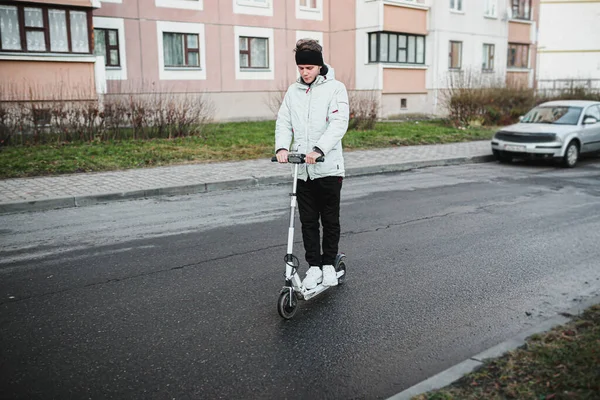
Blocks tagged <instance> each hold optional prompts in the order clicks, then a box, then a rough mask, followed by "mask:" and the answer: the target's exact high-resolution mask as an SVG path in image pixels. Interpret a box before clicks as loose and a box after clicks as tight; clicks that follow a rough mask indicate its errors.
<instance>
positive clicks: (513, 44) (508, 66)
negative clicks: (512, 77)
mask: <svg viewBox="0 0 600 400" xmlns="http://www.w3.org/2000/svg"><path fill="white" fill-rule="evenodd" d="M512 47H516V48H517V52H516V56H515V61H516V60H517V58H518V54H519V50H518V49H519V48H526V49H527V54H526V56H525V57H524V58H525V63H526V65H525V66H524V67H523V66H521V65H510V62H511V48H512ZM530 55H531V46H530V44H529V43H516V42H509V43H508V50H507V57H506V58H507V60H506V66H507V68H508V69H529V57H530Z"/></svg>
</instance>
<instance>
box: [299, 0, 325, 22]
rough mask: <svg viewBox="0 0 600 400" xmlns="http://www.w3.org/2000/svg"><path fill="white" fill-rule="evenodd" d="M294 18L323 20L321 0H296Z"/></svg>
mask: <svg viewBox="0 0 600 400" xmlns="http://www.w3.org/2000/svg"><path fill="white" fill-rule="evenodd" d="M296 18H298V19H311V20H315V21H322V20H323V0H296Z"/></svg>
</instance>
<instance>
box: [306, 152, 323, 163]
mask: <svg viewBox="0 0 600 400" xmlns="http://www.w3.org/2000/svg"><path fill="white" fill-rule="evenodd" d="M319 157H321V153H319V152H317V151H311V152H310V153H308V154H307V155H306V157H305V158H304V161H305V162H306V163H307V164H316V163H317V158H319Z"/></svg>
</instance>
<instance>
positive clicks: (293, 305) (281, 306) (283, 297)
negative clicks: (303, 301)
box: [277, 290, 298, 319]
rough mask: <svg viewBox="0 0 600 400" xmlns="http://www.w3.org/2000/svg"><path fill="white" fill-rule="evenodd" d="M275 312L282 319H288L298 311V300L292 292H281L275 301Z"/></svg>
mask: <svg viewBox="0 0 600 400" xmlns="http://www.w3.org/2000/svg"><path fill="white" fill-rule="evenodd" d="M277 311H279V315H281V317H282V318H285V319H290V318H292V317H293V316H294V315H295V314H296V311H298V298H297V297H296V293H295V292H294V291H293V290H283V291H282V292H281V294H280V295H279V300H278V301H277Z"/></svg>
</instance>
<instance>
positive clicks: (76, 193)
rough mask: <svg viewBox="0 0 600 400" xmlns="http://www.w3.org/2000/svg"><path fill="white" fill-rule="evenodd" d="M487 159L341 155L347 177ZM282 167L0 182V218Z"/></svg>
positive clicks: (457, 149)
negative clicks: (5, 214) (343, 156)
mask: <svg viewBox="0 0 600 400" xmlns="http://www.w3.org/2000/svg"><path fill="white" fill-rule="evenodd" d="M491 160H492V154H491V148H490V143H489V141H487V140H485V141H475V142H465V143H452V144H442V145H425V146H406V147H394V148H386V149H379V150H366V151H353V152H345V162H346V174H347V176H360V175H369V174H378V173H384V172H398V171H406V170H410V169H414V168H422V167H429V166H440V165H451V164H461V163H473V162H486V161H491ZM289 171H290V168H289V166H287V165H279V164H275V163H271V161H270V160H267V159H265V160H250V161H239V162H222V163H207V164H193V165H177V166H170V167H157V168H144V169H133V170H125V171H114V172H102V173H83V174H72V175H61V176H51V177H38V178H21V179H6V180H0V214H2V213H13V212H23V211H39V210H48V209H54V208H65V207H81V206H86V205H91V204H97V203H105V202H108V201H116V200H125V199H134V198H146V197H151V196H162V195H182V194H191V193H202V192H209V191H214V190H221V189H230V188H241V187H249V186H256V185H266V184H275V183H284V182H289V181H290V173H289Z"/></svg>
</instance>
